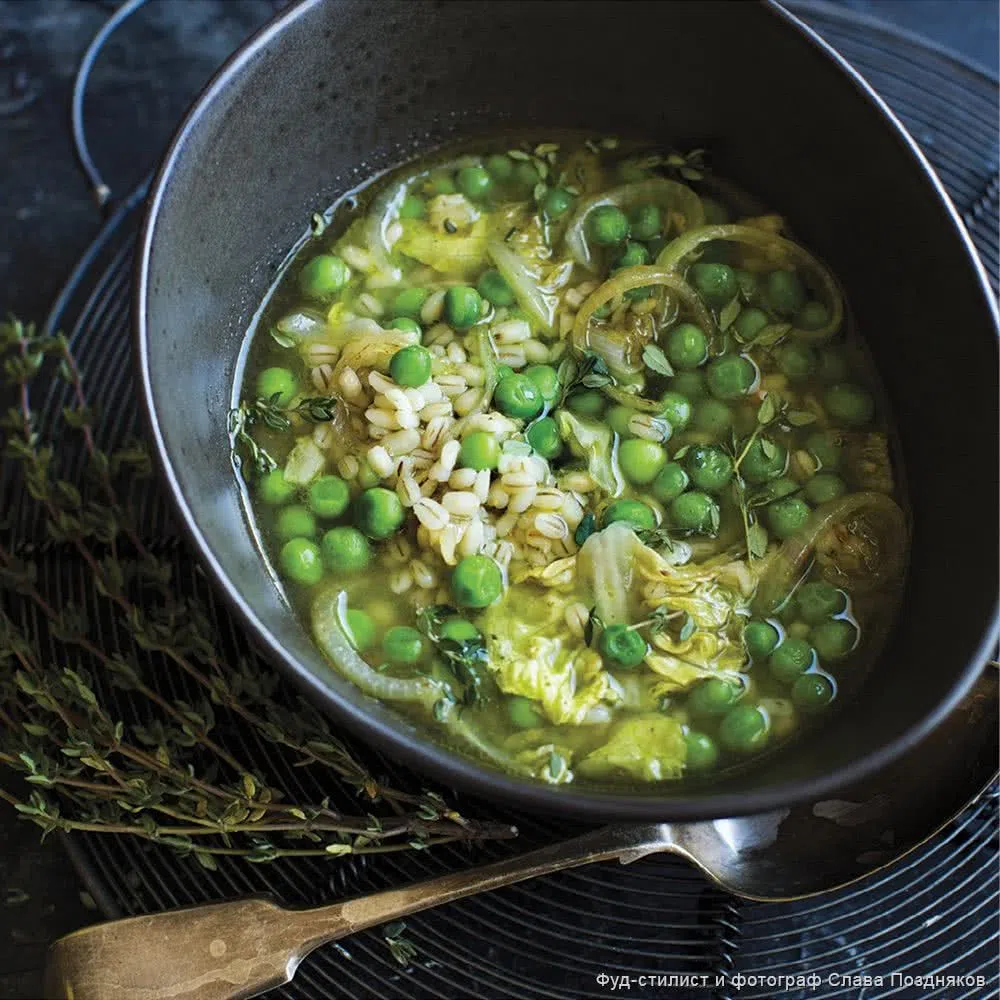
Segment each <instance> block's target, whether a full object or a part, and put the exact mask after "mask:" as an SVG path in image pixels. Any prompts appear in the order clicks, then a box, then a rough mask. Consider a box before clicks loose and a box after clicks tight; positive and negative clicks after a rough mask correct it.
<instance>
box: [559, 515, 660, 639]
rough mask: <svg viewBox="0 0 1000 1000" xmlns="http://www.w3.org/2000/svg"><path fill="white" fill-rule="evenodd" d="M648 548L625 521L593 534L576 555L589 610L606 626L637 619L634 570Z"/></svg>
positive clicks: (578, 575) (580, 579)
mask: <svg viewBox="0 0 1000 1000" xmlns="http://www.w3.org/2000/svg"><path fill="white" fill-rule="evenodd" d="M645 547H646V546H644V545H643V544H642V542H640V541H639V539H638V538H637V537H636V534H635V532H634V531H633V530H632V529H631V528H630V527H629V526H628V525H627V524H625V523H624V522H623V521H615V522H614V523H613V524H609V525H608V526H607V527H606V528H605V529H604V530H603V531H596V532H594V534H592V535H591V536H590V537H589V538H588V539H587V540H586V541H585V542H584V543H583V546H582V547H581V549H580V551H579V552H578V553H577V557H576V563H577V578H578V580H579V583H580V587H581V589H582V590H583V591H584V593H585V594H586V597H585V598H584V600H585V602H586V603H587V606H588V607H592V608H594V610H595V611H596V612H597V616H598V618H600V619H601V621H602V622H604V624H605V625H622V624H626V623H628V622H630V621H633V620H634V615H633V614H632V610H631V608H632V606H633V605H634V604H635V602H634V600H632V591H633V582H634V567H635V561H636V559H637V558H638V556H639V553H640V550H641V549H644V548H645Z"/></svg>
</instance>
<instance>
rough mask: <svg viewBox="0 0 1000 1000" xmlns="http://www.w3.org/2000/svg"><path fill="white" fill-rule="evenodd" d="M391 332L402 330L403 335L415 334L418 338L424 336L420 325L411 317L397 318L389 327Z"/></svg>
mask: <svg viewBox="0 0 1000 1000" xmlns="http://www.w3.org/2000/svg"><path fill="white" fill-rule="evenodd" d="M388 328H389V329H390V330H402V331H403V333H415V334H416V335H417V336H418V337H419V336H421V335H422V334H423V332H424V331H423V330H422V329H421V328H420V324H419V323H418V322H417V321H416V320H415V319H411V318H410V317H409V316H397V317H396V318H395V319H394V320H393V321H392V322H391V323H390V324H389V327H388Z"/></svg>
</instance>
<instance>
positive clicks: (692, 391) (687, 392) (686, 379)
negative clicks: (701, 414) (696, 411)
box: [669, 372, 708, 403]
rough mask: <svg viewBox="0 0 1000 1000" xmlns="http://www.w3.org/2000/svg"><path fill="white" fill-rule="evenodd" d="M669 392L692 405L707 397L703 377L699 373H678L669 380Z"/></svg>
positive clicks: (706, 388)
mask: <svg viewBox="0 0 1000 1000" xmlns="http://www.w3.org/2000/svg"><path fill="white" fill-rule="evenodd" d="M669 385H670V391H671V392H676V393H678V394H679V395H681V396H684V397H686V398H687V399H690V400H691V402H692V403H695V402H697V401H698V400H699V399H704V398H705V397H706V396H707V395H708V386H706V385H705V376H704V375H702V373H701V372H678V373H677V374H676V375H675V376H674V377H673V378H672V379H671V380H670V383H669Z"/></svg>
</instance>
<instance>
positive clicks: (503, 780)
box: [133, 0, 1000, 821]
mask: <svg viewBox="0 0 1000 1000" xmlns="http://www.w3.org/2000/svg"><path fill="white" fill-rule="evenodd" d="M323 2H324V0H298V2H296V3H294V4H293V5H292V6H291V7H290V8H288V9H287V10H285V11H284V12H282V13H280V14H279V15H278V16H277V17H275V18H274V19H273V20H271V21H270V22H268V23H267V24H266V25H264V26H263V27H262V28H261V29H260V30H258V31H257V32H256V33H255V34H254V35H252V36H251V37H250V38H249V39H248V40H247V41H246V42H244V43H243V45H241V46H240V47H239V48H238V49H237V50H236V51H235V52H234V53H233V54H232V55H231V56H230V57H229V58H228V59H227V60H226V61H225V62H224V63H223V64H222V66H221V67H220V68H219V69H218V70H217V71H216V73H215V75H214V76H213V77H212V79H211V80H210V81H209V83H208V84H207V85H206V86H205V88H204V89H203V90H202V91H201V93H200V95H199V97H198V98H197V100H196V101H195V102H194V103H193V104H192V106H191V108H190V109H189V111H188V112H187V114H186V115H185V117H184V119H183V121H182V122H181V124H180V126H179V127H178V129H177V131H176V132H175V133H174V136H173V138H172V139H171V142H170V145H169V146H168V148H167V152H166V154H165V156H164V158H163V161H162V164H161V166H160V168H159V170H158V171H157V173H156V176H155V179H154V181H153V185H152V187H151V189H150V192H151V193H150V195H149V198H148V201H147V207H146V212H145V216H144V219H143V224H142V228H141V231H140V235H139V241H138V253H137V256H136V264H135V296H136V299H135V301H136V306H137V308H136V309H135V311H134V320H133V332H134V340H135V364H136V366H137V369H138V374H139V383H140V390H141V392H140V395H141V401H142V409H143V411H144V414H145V418H146V424H147V429H148V431H149V433H150V436H151V439H152V441H153V445H154V452H155V460H156V462H157V464H158V466H159V469H160V473H161V476H162V478H163V480H164V481H165V482H166V483H167V485H168V487H169V493H170V496H171V500H172V502H173V506H174V509H175V510H176V511H177V512H178V513H179V515H180V521H181V525H182V530H183V531H184V533H185V535H186V536H187V538H188V540H189V541H190V542H191V543H192V544H193V546H194V548H195V550H196V552H197V554H198V556H199V558H200V560H201V562H202V564H203V565H204V566H205V567H206V568H207V569H208V571H209V574H210V577H211V579H212V580H213V581H214V584H215V586H216V587H217V588H218V590H219V591H220V592H221V593H222V594H223V596H224V598H225V599H226V602H227V603H228V605H229V607H230V608H231V609H233V610H234V611H235V613H236V614H237V616H238V617H239V619H240V620H241V621H242V622H243V624H244V625H245V626H246V627H247V628H249V630H250V633H251V635H252V636H253V638H254V639H255V641H256V644H257V645H258V646H259V647H260V648H261V649H262V650H263V651H264V652H265V657H266V659H267V660H268V661H269V663H271V664H272V665H274V666H276V667H278V668H279V669H280V670H281V671H282V672H283V673H284V674H285V675H286V676H288V677H289V678H291V679H292V680H293V682H295V683H296V684H297V685H298V686H299V688H300V689H302V690H304V691H305V692H306V693H308V694H310V695H313V696H315V697H318V698H319V699H320V701H321V703H322V706H323V708H324V709H327V710H329V711H330V712H331V713H332V714H333V715H334V717H335V718H336V719H337V720H338V721H342V722H344V723H345V724H346V725H347V726H348V728H349V729H351V731H352V732H353V733H354V734H356V735H357V736H359V737H360V738H361V739H362V740H363V741H366V742H369V743H371V744H372V745H374V746H375V747H376V748H378V749H379V750H382V751H385V752H386V753H387V754H388V755H389V756H390V757H393V758H395V759H398V760H401V761H402V762H403V763H405V764H406V765H407V766H408V767H411V768H413V769H414V770H415V771H417V772H419V773H421V774H426V775H427V776H428V777H431V778H434V779H436V780H437V781H440V782H442V783H443V784H445V785H447V786H449V787H452V788H455V789H460V790H461V791H463V792H467V793H469V794H472V795H480V796H482V795H483V793H484V792H488V793H489V796H490V797H491V798H492V799H496V800H500V801H502V802H504V803H506V804H509V805H516V806H521V807H524V808H527V809H530V810H534V811H536V812H539V813H549V814H553V813H556V814H560V815H563V816H576V817H581V818H589V819H592V820H593V819H600V820H608V821H610V820H669V821H685V820H710V819H720V818H724V817H730V816H741V815H747V814H750V813H761V812H767V811H770V810H775V809H782V808H786V807H789V806H793V805H799V804H802V803H804V802H810V801H815V800H818V799H822V798H824V797H826V796H829V795H830V794H832V793H835V792H837V791H838V790H840V789H843V788H844V787H846V786H848V785H851V784H854V783H855V782H859V781H861V780H863V779H865V778H868V777H870V776H871V775H873V774H874V773H875V772H877V771H880V770H881V769H882V768H884V767H886V766H887V765H888V764H890V763H892V762H893V761H895V760H897V759H898V758H899V757H901V756H902V755H903V754H905V753H906V752H907V751H908V750H910V749H911V748H913V747H914V746H915V745H916V744H917V743H919V742H920V741H921V740H922V739H924V737H926V736H927V735H928V734H929V733H930V732H931V730H933V729H934V728H935V727H937V726H938V725H939V724H940V723H941V722H943V721H944V719H945V718H946V717H947V716H948V715H949V714H950V713H951V712H952V711H953V710H954V709H955V708H956V706H957V705H958V703H959V702H960V701H961V699H962V698H963V697H964V696H965V694H966V693H967V692H968V691H969V689H970V688H971V687H972V686H973V684H974V683H975V681H976V678H977V677H978V675H979V673H980V671H981V669H982V667H983V665H984V664H985V663H986V661H987V660H988V659H989V656H990V653H991V652H992V650H993V649H994V648H995V646H996V644H997V641H998V637H1000V599H998V601H996V602H995V603H994V605H993V610H992V612H991V614H990V616H989V618H988V619H987V621H986V622H985V623H984V631H983V634H982V636H981V638H980V641H979V643H978V645H977V647H976V649H975V652H974V654H973V655H972V656H971V657H970V659H969V661H968V663H967V664H966V666H965V668H964V669H963V671H962V672H961V674H960V675H959V676H957V677H956V678H955V681H954V683H953V684H952V686H951V689H950V691H949V693H948V695H947V697H945V698H943V699H942V700H941V701H939V702H938V703H937V704H936V705H935V706H934V708H933V709H932V710H931V711H929V712H928V713H927V714H926V715H925V716H924V717H923V718H922V719H921V720H920V721H919V722H917V723H916V724H914V725H912V726H911V727H910V728H909V729H907V730H906V731H905V732H904V733H903V734H902V735H900V736H899V737H897V738H896V739H895V740H893V741H891V742H889V743H886V744H884V745H883V746H881V747H880V748H879V749H878V750H876V751H874V752H872V753H870V754H868V755H866V756H865V757H862V758H860V759H858V760H856V761H853V762H852V763H851V764H849V765H846V766H844V767H841V768H839V769H837V770H835V771H831V772H828V773H825V774H821V775H818V776H815V777H811V778H808V779H799V780H795V781H788V782H784V783H780V784H777V785H774V786H772V787H769V788H766V789H763V790H759V791H749V792H745V793H732V792H727V793H722V794H714V795H713V794H712V793H711V792H710V791H709V792H707V793H702V794H701V795H699V796H698V797H697V798H686V797H685V796H684V795H683V794H679V795H677V794H670V795H666V796H656V795H655V794H645V795H637V794H624V795H623V794H618V793H614V792H600V791H578V790H575V789H574V788H573V786H572V785H569V786H565V785H561V786H553V785H546V784H543V783H541V782H533V781H530V780H528V779H516V778H514V777H512V776H510V775H508V774H504V773H503V772H501V771H498V770H495V769H493V768H490V767H489V766H488V765H486V764H483V763H480V762H479V761H477V760H475V759H473V758H472V757H468V756H465V755H463V754H462V753H460V752H459V751H455V750H450V749H448V748H446V747H445V746H443V745H440V744H437V743H434V742H432V741H430V740H429V739H421V738H419V737H414V736H411V735H408V734H406V733H405V732H403V731H402V729H401V728H400V727H399V726H398V725H393V724H392V723H391V722H389V721H388V720H385V719H379V718H377V717H374V716H373V715H371V714H370V712H369V710H368V709H366V708H365V707H364V706H363V705H362V704H360V702H351V701H350V700H348V699H346V698H342V697H341V696H340V695H339V694H338V693H337V692H336V691H335V690H334V689H333V688H331V687H330V686H328V685H326V684H324V683H323V682H322V679H321V678H320V677H318V676H317V675H315V674H313V673H312V672H310V671H309V670H307V669H306V668H305V667H304V666H303V665H302V664H301V663H299V662H298V661H297V660H296V659H295V658H294V657H292V656H291V655H290V654H289V653H288V652H287V651H286V650H285V648H284V647H283V646H282V645H281V644H280V643H278V642H277V641H276V640H275V638H274V637H273V636H272V635H271V633H270V631H269V630H268V628H267V627H266V626H265V625H264V623H263V622H262V621H261V620H260V619H259V618H258V617H257V615H256V613H255V611H254V609H253V607H251V606H250V604H249V603H248V602H247V601H246V600H244V598H243V596H242V594H241V592H240V589H239V587H238V586H237V585H236V584H235V583H234V581H233V580H232V579H231V578H230V577H229V576H228V575H227V573H226V572H225V571H224V570H223V568H222V566H221V564H220V562H219V561H218V559H217V558H216V556H215V554H214V551H213V548H212V544H211V540H210V538H209V537H208V536H206V534H205V533H203V531H202V530H201V527H200V526H199V522H198V520H197V518H196V516H195V513H194V511H193V510H192V508H191V507H190V505H189V504H188V502H187V499H186V498H185V496H184V493H183V491H182V489H181V486H180V483H179V481H178V479H177V477H176V475H175V472H174V466H173V460H172V457H171V454H170V451H169V449H168V448H167V445H166V442H165V440H164V438H163V436H162V434H161V433H160V429H159V421H158V411H157V406H156V402H155V397H154V394H153V376H152V373H151V370H150V358H149V352H148V349H147V344H148V340H149V329H148V325H147V317H146V303H147V301H148V297H149V291H150V260H151V254H152V249H153V244H154V241H155V236H156V229H157V225H158V222H159V217H160V210H161V208H162V206H163V201H164V197H165V193H166V189H167V186H168V184H169V181H170V179H171V175H172V173H173V169H174V165H175V164H176V162H177V160H178V158H179V157H180V156H181V154H182V152H183V149H184V146H185V144H186V141H187V139H188V137H189V136H190V135H191V134H192V132H193V131H194V130H195V129H196V128H197V126H198V124H199V121H200V120H201V118H202V116H203V115H205V114H206V113H207V112H208V111H209V109H210V107H211V106H212V104H213V103H214V100H215V98H216V97H217V96H218V95H219V94H220V93H221V92H222V91H224V90H225V89H226V88H227V87H228V86H229V84H230V83H231V81H232V80H233V79H234V78H235V77H237V76H238V75H239V74H240V73H241V72H242V70H243V69H244V68H245V67H246V66H247V65H248V64H249V63H250V62H252V61H253V60H254V59H255V58H256V56H257V55H258V54H259V53H261V52H262V51H263V50H265V49H266V48H267V47H268V45H269V44H270V43H271V41H272V40H273V39H274V38H275V37H277V36H279V35H280V34H281V33H282V32H283V31H284V30H285V28H286V27H287V26H288V25H289V24H291V23H292V22H294V21H296V20H297V19H298V18H300V17H302V16H304V15H305V14H306V13H308V12H309V11H310V10H312V9H313V8H314V7H316V6H318V5H320V4H321V3H323ZM761 6H762V8H763V9H764V10H765V11H766V12H767V13H769V14H770V15H772V16H774V17H776V18H778V19H779V20H780V21H782V22H783V23H784V24H785V25H786V26H787V27H788V29H789V30H790V31H792V32H795V33H797V34H798V35H799V36H800V37H802V38H803V39H804V40H805V41H806V42H807V43H808V44H810V45H811V46H812V48H813V49H814V51H815V52H816V53H817V55H819V56H820V57H822V58H824V59H825V60H827V61H828V62H829V63H831V64H832V65H833V66H835V67H836V68H837V69H838V70H839V71H840V73H841V75H842V76H843V77H844V82H845V83H846V84H849V85H850V86H852V87H853V88H854V90H855V91H857V92H858V93H859V94H860V96H861V97H862V98H863V99H867V100H868V101H869V103H871V104H872V105H873V106H874V107H875V109H876V110H877V111H879V112H880V113H881V116H882V118H883V120H884V122H885V124H886V126H887V127H888V128H890V129H891V130H892V131H893V132H895V134H896V137H897V138H898V139H899V140H901V141H902V143H903V145H904V146H905V147H906V148H907V149H908V151H909V153H910V156H911V157H912V159H913V161H914V166H915V167H916V168H917V169H919V170H920V171H921V173H922V174H923V175H924V179H925V180H926V181H928V182H929V184H930V186H931V188H932V189H933V191H934V193H935V194H936V195H937V197H938V200H939V202H941V203H942V206H943V207H944V209H945V212H946V215H947V217H948V218H949V220H950V222H951V225H952V228H953V230H954V231H955V234H956V235H957V236H958V238H959V241H960V243H961V245H962V246H963V247H964V249H965V256H966V262H967V264H968V265H969V267H970V268H971V269H972V271H973V273H974V274H975V275H976V277H977V278H978V283H979V286H980V289H981V291H982V293H983V298H984V300H985V303H986V308H987V311H988V313H989V314H990V315H991V316H992V319H993V325H994V328H995V329H996V332H997V335H998V336H1000V314H998V309H997V304H996V302H995V300H994V298H993V295H992V292H991V288H990V284H989V278H988V276H987V274H986V270H985V268H984V266H983V264H982V261H981V260H980V259H979V256H978V253H977V251H976V249H975V246H974V244H973V243H972V239H971V237H970V236H969V233H968V232H967V230H966V228H965V226H964V225H963V223H962V220H961V218H960V216H959V214H958V212H957V210H956V208H955V206H954V204H953V203H952V201H951V198H950V197H949V195H948V193H947V191H946V190H945V188H944V185H943V184H942V182H941V180H940V179H939V178H938V176H937V174H936V173H935V172H934V169H933V168H932V167H931V165H930V163H929V161H928V160H927V158H926V157H925V155H924V154H923V152H922V151H921V149H920V148H919V146H918V145H917V143H916V141H915V140H914V139H913V137H912V136H911V135H910V134H909V132H908V131H907V130H906V128H905V127H904V126H903V124H902V123H901V122H900V121H899V119H898V118H897V117H896V115H895V114H894V112H892V111H891V110H890V109H889V107H888V105H887V104H886V103H885V101H884V100H883V99H882V98H881V97H880V96H879V95H878V94H877V93H876V92H875V91H874V90H873V89H872V87H871V86H870V85H869V84H868V82H867V81H866V80H865V79H864V78H863V77H862V76H861V74H860V73H859V72H858V71H857V70H856V69H854V67H853V66H851V65H850V63H848V62H847V60H846V59H844V57H843V56H841V55H840V54H839V53H838V52H837V51H836V50H835V49H834V48H833V47H832V46H831V45H830V44H829V43H827V42H826V41H824V39H823V38H822V37H821V36H820V35H819V34H817V32H816V31H814V30H813V29H812V28H811V27H810V26H809V25H808V24H806V23H805V22H803V21H802V20H801V19H800V18H799V17H797V16H796V15H795V14H793V13H791V12H790V11H789V10H787V9H786V8H785V7H783V6H781V5H780V4H779V3H778V2H777V0H762V3H761Z"/></svg>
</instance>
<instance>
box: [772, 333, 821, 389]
mask: <svg viewBox="0 0 1000 1000" xmlns="http://www.w3.org/2000/svg"><path fill="white" fill-rule="evenodd" d="M777 361H778V368H780V369H781V371H782V372H783V373H784V374H785V375H787V376H788V379H789V381H791V382H801V381H802V380H803V379H807V378H809V376H810V375H812V374H813V372H814V371H816V367H817V365H818V364H819V358H818V357H817V355H816V352H815V351H814V350H813V349H812V348H811V347H810V346H809V345H808V344H800V343H797V342H796V341H794V340H792V341H789V342H788V343H785V344H782V345H781V347H779V348H778V351H777Z"/></svg>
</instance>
